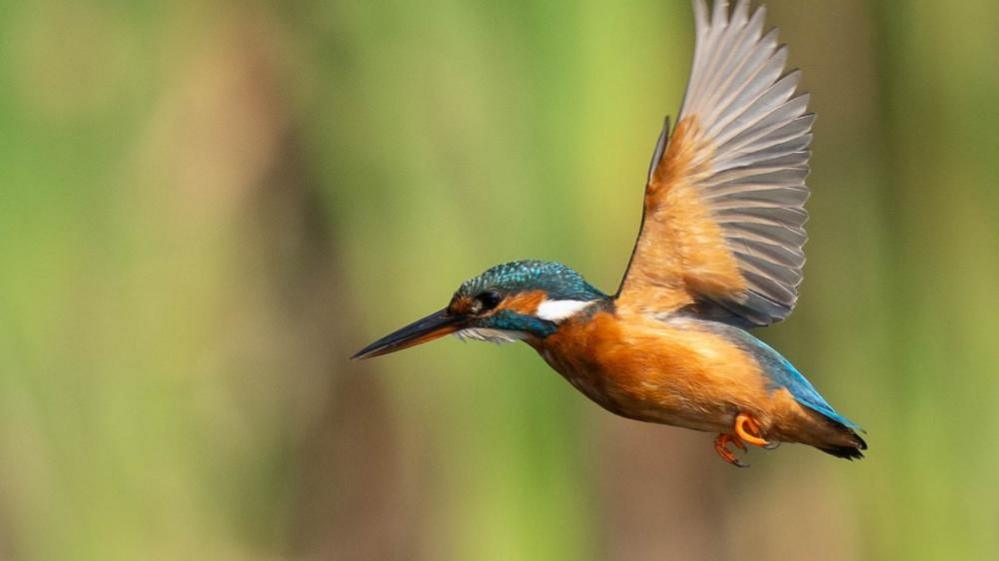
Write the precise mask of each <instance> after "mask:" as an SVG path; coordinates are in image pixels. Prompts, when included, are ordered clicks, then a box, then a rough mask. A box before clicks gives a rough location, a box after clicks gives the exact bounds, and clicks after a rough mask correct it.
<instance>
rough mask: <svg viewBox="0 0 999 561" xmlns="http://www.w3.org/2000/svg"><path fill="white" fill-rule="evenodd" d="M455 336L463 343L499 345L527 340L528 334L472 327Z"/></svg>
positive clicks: (458, 332) (456, 333)
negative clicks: (482, 342) (470, 341)
mask: <svg viewBox="0 0 999 561" xmlns="http://www.w3.org/2000/svg"><path fill="white" fill-rule="evenodd" d="M454 335H455V337H457V338H459V339H461V340H462V341H467V340H472V341H489V342H490V343H496V344H497V345H499V344H502V343H513V342H515V341H520V340H522V339H526V338H527V333H524V332H522V331H503V330H502V329H489V328H487V327H470V328H468V329H462V330H461V331H457V332H455V334H454Z"/></svg>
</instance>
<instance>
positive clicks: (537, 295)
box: [496, 290, 547, 315]
mask: <svg viewBox="0 0 999 561" xmlns="http://www.w3.org/2000/svg"><path fill="white" fill-rule="evenodd" d="M546 298H547V296H546V295H545V291H543V290H532V291H530V292H522V293H520V294H514V295H513V296H508V297H507V298H505V299H504V300H503V301H502V302H501V303H500V305H499V306H497V307H496V309H497V310H510V311H511V312H517V313H518V314H523V315H534V313H535V312H537V311H538V306H539V305H540V304H541V303H542V302H544V301H545V299H546Z"/></svg>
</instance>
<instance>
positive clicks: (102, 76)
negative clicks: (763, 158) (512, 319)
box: [0, 0, 999, 561]
mask: <svg viewBox="0 0 999 561" xmlns="http://www.w3.org/2000/svg"><path fill="white" fill-rule="evenodd" d="M768 4H769V8H770V16H769V18H768V21H769V24H771V25H776V26H779V27H781V29H782V40H784V41H786V42H787V43H789V44H790V45H791V56H792V64H793V65H795V66H799V67H802V68H803V69H804V71H805V74H804V76H805V78H804V79H805V84H804V87H805V89H807V90H809V91H811V92H812V107H813V109H814V110H815V111H816V112H817V113H818V114H819V120H818V122H817V124H816V127H815V130H816V140H815V146H814V148H815V152H814V157H813V160H812V162H813V169H814V173H813V175H812V177H811V180H810V185H811V186H812V189H813V192H814V195H813V197H812V199H811V201H810V203H809V209H810V211H811V213H812V220H811V222H810V224H809V229H810V234H811V240H812V241H811V242H810V243H809V245H808V254H809V262H808V265H807V268H806V282H805V284H804V285H803V292H802V298H801V301H800V305H799V308H798V311H797V312H796V313H795V315H793V316H792V318H791V319H790V320H789V321H788V322H786V323H785V324H782V325H780V326H778V327H776V328H774V329H770V330H767V331H765V332H763V337H764V338H766V339H767V340H768V341H770V342H772V343H774V344H775V345H777V346H778V347H779V348H780V349H782V350H783V351H784V353H785V354H786V355H787V356H788V357H789V358H790V359H791V360H793V361H794V362H795V363H796V364H797V365H798V366H799V367H800V368H801V370H802V371H803V372H805V373H807V374H808V375H809V376H810V377H811V379H812V380H813V381H814V382H815V383H816V385H817V386H818V387H819V388H820V389H822V390H823V392H824V393H825V394H826V397H828V398H829V400H830V401H831V402H832V403H833V404H835V405H836V406H837V408H839V409H840V410H841V411H842V412H843V413H844V414H846V415H847V416H849V417H851V418H853V419H855V420H857V421H858V422H860V423H861V424H863V425H864V426H865V427H866V428H867V429H868V431H869V434H868V436H869V442H870V444H871V450H870V453H869V457H868V459H866V460H864V461H862V462H855V463H849V462H844V461H838V460H834V459H832V458H830V457H827V456H825V455H823V454H820V453H818V452H816V451H814V450H811V449H806V448H804V447H801V446H784V447H782V448H781V449H780V450H778V451H776V452H773V453H769V454H767V453H762V452H759V451H754V452H753V454H752V456H751V457H750V460H751V461H752V462H753V463H754V466H753V468H752V469H750V470H734V469H732V468H731V467H729V466H727V465H725V464H724V463H722V462H721V461H719V460H718V458H717V457H716V456H715V453H714V451H713V450H712V447H711V435H706V434H702V433H694V432H688V431H682V430H678V429H672V428H667V427H661V426H654V425H646V424H641V423H636V422H632V421H627V420H624V419H619V418H616V417H614V416H612V415H610V414H608V413H606V412H604V411H603V410H601V409H599V408H598V407H597V406H595V405H593V404H591V403H590V402H588V401H586V400H585V398H583V397H582V396H581V395H580V394H578V393H577V392H575V391H573V390H572V389H571V388H570V386H568V385H567V384H565V383H564V381H563V380H562V379H561V378H559V377H558V376H557V375H556V374H555V373H553V372H552V371H550V370H549V369H548V367H547V366H546V365H544V363H543V362H542V361H540V360H538V358H537V357H536V356H534V355H533V351H531V350H530V349H529V348H527V347H526V346H516V347H504V348H497V347H495V346H491V345H482V344H468V345H462V344H459V343H458V342H456V341H454V340H453V339H449V340H445V341H441V342H438V343H435V344H433V345H428V346H426V347H421V348H419V349H415V350H411V351H408V352H406V353H400V354H397V355H392V356H389V357H386V358H384V359H379V360H376V361H370V362H364V363H356V362H350V361H348V360H347V357H348V356H349V355H350V354H352V352H353V351H356V350H357V349H358V348H360V347H361V346H362V345H363V344H365V343H367V342H369V341H370V340H372V339H373V338H375V337H377V336H380V335H383V334H384V333H387V332H388V331H390V330H392V329H394V328H396V327H399V326H401V325H402V324H404V323H407V322H408V321H410V320H412V319H415V318H417V317H419V316H421V315H422V314H425V313H427V312H430V311H432V310H434V309H437V308H438V307H439V306H441V305H442V304H443V303H445V302H446V301H447V299H448V298H449V296H450V293H451V291H452V290H453V289H454V288H455V287H456V286H457V285H458V284H459V283H460V282H461V281H462V280H463V279H465V278H467V277H470V276H472V275H475V274H477V273H479V272H480V271H481V270H483V269H485V268H486V267H488V266H490V265H493V264H495V263H498V262H502V261H507V260H511V259H515V258H526V257H532V258H542V259H553V260H560V261H564V262H565V263H567V264H570V265H572V266H573V267H575V268H576V269H578V270H579V271H580V272H582V273H583V274H584V275H585V276H586V277H587V278H588V279H589V280H590V281H591V282H593V283H594V284H596V285H597V286H600V287H602V288H604V289H605V290H608V291H611V290H613V289H614V288H615V287H616V286H617V283H618V280H619V278H620V274H621V272H622V270H623V268H624V265H625V262H626V260H627V257H628V254H629V251H630V248H631V244H632V241H633V239H634V235H635V232H636V230H637V227H638V220H639V216H640V211H641V209H640V205H641V192H642V188H643V179H644V174H645V171H646V164H647V162H648V158H649V155H650V152H651V150H652V147H653V144H654V141H655V138H656V135H657V134H658V131H659V126H660V123H661V119H662V117H663V116H664V115H665V114H667V113H670V114H674V115H675V113H676V108H678V107H679V104H680V99H681V96H682V93H683V87H684V84H685V82H686V77H687V71H688V68H689V61H690V58H691V49H692V42H693V31H692V18H691V12H690V5H689V3H688V2H687V0H641V1H634V2H627V3H621V2H599V1H595V0H583V1H545V2H541V1H537V2H533V1H532V2H527V1H516V2H492V1H486V0H430V1H427V2H403V1H400V0H386V1H377V2H366V1H361V0H328V1H320V2H315V1H312V2H310V1H304V0H302V1H289V2H280V3H265V2H197V1H175V2H161V3H143V2H122V1H108V2H96V3H95V2H82V3H80V2H69V1H66V0H61V1H60V0H41V1H38V2H30V3H28V2H4V9H3V11H2V15H0V41H2V50H0V52H2V56H0V85H2V87H0V174H2V177H3V188H2V194H0V256H2V259H3V266H2V272H0V318H2V320H0V372H2V373H0V559H12V560H63V559H66V560H71V559H72V560H110V559H115V560H116V559H122V560H124V559H162V560H179V559H213V560H223V561H225V560H237V559H239V560H243V559H249V560H254V559H259V560H263V559H303V560H326V559H336V560H341V559H342V560H354V559H360V560H367V559H370V560H387V559H393V560H394V559H400V560H402V559H406V560H441V559H461V560H483V561H491V560H497V561H498V560H508V559H539V560H581V559H594V560H595V559H615V560H653V559H656V560H661V559H683V560H698V559H706V560H715V559H759V560H768V559H774V560H782V561H786V560H788V559H810V560H823V559H828V560H851V559H917V560H918V559H927V560H929V559H934V560H936V559H964V560H968V559H995V558H996V556H997V555H999V533H997V532H996V529H997V528H999V482H997V478H996V464H997V463H999V449H997V445H999V414H997V413H996V409H995V408H996V405H997V404H999V375H997V374H999V372H997V365H999V345H997V344H996V342H995V339H996V336H997V334H999V313H997V312H999V296H997V286H999V251H997V248H999V243H997V242H999V239H997V238H999V184H997V183H999V111H997V110H996V107H997V106H999V72H996V71H995V68H996V60H997V58H999V38H997V35H996V32H995V26H996V22H999V4H997V3H996V2H994V1H993V0H969V1H966V2H961V3H960V4H947V3H944V2H931V1H929V0H918V1H908V0H893V1H882V0H837V1H836V2H825V1H820V0H809V1H800V0H780V1H778V0H773V1H771V2H769V3H768Z"/></svg>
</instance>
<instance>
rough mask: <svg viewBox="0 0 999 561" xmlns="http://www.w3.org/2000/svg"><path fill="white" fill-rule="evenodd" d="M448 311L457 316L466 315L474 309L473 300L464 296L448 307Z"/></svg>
mask: <svg viewBox="0 0 999 561" xmlns="http://www.w3.org/2000/svg"><path fill="white" fill-rule="evenodd" d="M447 309H448V311H449V312H451V313H452V314H455V315H465V314H467V313H468V312H469V311H471V309H472V299H471V298H469V297H468V296H462V297H460V298H456V299H454V300H453V301H452V302H451V303H450V304H449V305H448V307H447Z"/></svg>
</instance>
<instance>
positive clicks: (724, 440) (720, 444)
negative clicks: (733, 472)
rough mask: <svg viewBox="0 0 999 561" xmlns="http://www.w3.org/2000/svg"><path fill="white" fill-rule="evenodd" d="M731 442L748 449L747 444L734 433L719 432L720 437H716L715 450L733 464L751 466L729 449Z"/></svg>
mask: <svg viewBox="0 0 999 561" xmlns="http://www.w3.org/2000/svg"><path fill="white" fill-rule="evenodd" d="M729 444H734V445H735V447H736V448H738V449H740V450H742V451H743V452H745V451H746V445H745V444H743V443H742V440H740V439H739V437H738V436H735V435H734V434H725V433H722V434H719V435H718V438H716V439H715V452H718V455H719V456H721V458H722V459H723V460H725V461H726V462H728V463H730V464H732V465H733V466H735V467H749V464H747V463H744V462H742V461H741V460H739V459H738V458H736V457H735V454H734V453H733V452H732V451H731V450H729V449H728V445H729Z"/></svg>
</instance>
